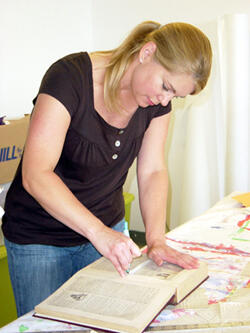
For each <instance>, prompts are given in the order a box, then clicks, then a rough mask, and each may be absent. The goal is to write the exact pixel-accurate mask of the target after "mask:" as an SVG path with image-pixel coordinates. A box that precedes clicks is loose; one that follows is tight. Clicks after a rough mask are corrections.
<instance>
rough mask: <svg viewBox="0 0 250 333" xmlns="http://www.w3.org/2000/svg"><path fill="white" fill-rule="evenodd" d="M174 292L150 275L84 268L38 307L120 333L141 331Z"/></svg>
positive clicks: (46, 313)
mask: <svg viewBox="0 0 250 333" xmlns="http://www.w3.org/2000/svg"><path fill="white" fill-rule="evenodd" d="M173 294H174V288H173V287H172V286H171V285H168V284H167V283H166V282H163V281H160V280H159V281H158V280H156V281H152V279H151V278H149V277H136V276H135V275H128V276H127V277H125V278H121V277H119V276H118V275H115V274H112V273H110V272H102V274H99V272H98V270H95V269H92V270H88V269H87V270H86V269H83V270H81V271H80V272H78V273H77V274H75V275H74V276H73V277H72V278H71V279H70V280H69V281H67V282H66V283H65V284H64V285H63V286H62V287H61V288H60V289H59V290H57V291H56V292H55V293H54V294H53V295H51V296H50V297H49V298H48V299H47V300H45V301H44V302H42V303H41V304H40V305H38V306H37V307H36V308H35V311H36V312H37V314H41V315H44V316H50V317H55V318H57V319H58V318H60V319H64V320H66V321H71V322H75V323H81V324H85V325H86V326H90V327H93V328H94V327H96V328H103V329H108V330H111V331H119V332H128V333H129V332H131V333H133V332H135V333H136V332H141V331H142V330H143V329H144V328H145V327H146V326H147V325H148V324H149V323H150V322H151V320H152V319H153V318H154V316H156V315H157V314H158V313H159V312H160V310H161V309H162V308H163V307H164V305H165V304H166V302H167V301H168V300H169V299H170V298H171V297H172V295H173Z"/></svg>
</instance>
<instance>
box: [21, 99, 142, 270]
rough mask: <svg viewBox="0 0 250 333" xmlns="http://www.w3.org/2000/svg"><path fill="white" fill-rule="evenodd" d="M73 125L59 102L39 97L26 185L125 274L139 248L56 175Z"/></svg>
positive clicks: (25, 171) (29, 140) (30, 135)
mask: <svg viewBox="0 0 250 333" xmlns="http://www.w3.org/2000/svg"><path fill="white" fill-rule="evenodd" d="M69 124H70V115H69V113H68V111H67V110H66V108H65V107H64V105H63V104H62V103H61V102H59V101H58V100H57V99H55V98H53V97H51V96H49V95H47V94H40V95H39V96H38V98H37V101H36V105H35V108H34V111H33V114H32V118H31V124H30V128H29V133H28V136H27V141H26V145H25V151H24V156H23V171H22V172H23V173H22V177H23V186H24V188H25V189H26V191H27V192H29V194H30V195H32V196H33V197H34V198H35V199H36V200H37V201H38V202H39V204H40V205H41V206H42V207H43V208H44V209H45V210H46V211H47V212H48V213H49V214H50V215H52V216H53V217H54V218H56V219H57V220H59V221H61V222H62V223H64V224H65V225H67V226H68V227H70V228H71V229H73V230H74V231H76V232H78V233H79V234H81V235H83V236H84V237H86V238H87V239H89V241H90V242H91V243H92V244H93V245H94V246H95V247H96V249H97V250H98V251H99V252H100V253H101V254H102V255H104V256H105V257H107V258H108V259H110V260H111V262H112V263H113V264H114V266H115V268H116V269H117V271H118V272H119V273H120V274H121V275H124V274H125V273H124V271H125V270H126V269H127V268H128V265H129V263H130V262H131V260H132V257H133V256H136V255H139V254H140V253H139V249H138V247H137V246H136V245H135V244H134V243H133V242H132V240H130V239H129V238H127V237H126V236H124V235H123V234H122V233H119V232H116V231H114V230H113V229H111V228H108V227H106V226H105V225H104V224H103V223H102V222H101V221H100V220H99V219H98V218H97V217H95V216H94V215H93V214H92V213H91V212H90V211H89V210H88V209H87V208H86V207H85V206H84V205H82V204H81V203H80V202H79V201H78V199H77V198H76V197H75V196H74V195H73V193H72V192H71V191H70V190H69V188H68V187H67V186H66V185H65V184H64V183H63V182H62V180H61V179H60V178H59V177H58V176H57V175H56V174H55V172H54V168H55V166H56V164H57V162H58V160H59V157H60V155H61V152H62V148H63V144H64V140H65V136H66V133H67V130H68V127H69Z"/></svg>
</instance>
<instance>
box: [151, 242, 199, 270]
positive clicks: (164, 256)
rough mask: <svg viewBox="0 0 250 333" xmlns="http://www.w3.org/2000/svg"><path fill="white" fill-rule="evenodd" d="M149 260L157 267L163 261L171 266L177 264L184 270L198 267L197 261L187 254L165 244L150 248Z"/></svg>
mask: <svg viewBox="0 0 250 333" xmlns="http://www.w3.org/2000/svg"><path fill="white" fill-rule="evenodd" d="M148 256H149V258H151V259H152V260H153V261H154V262H155V263H156V264H157V265H158V266H161V265H162V264H163V262H164V261H167V262H169V263H172V264H177V265H179V266H181V267H183V268H185V269H194V268H198V267H199V261H198V259H196V258H194V257H192V256H190V255H189V254H185V253H181V252H179V251H176V250H175V249H173V248H171V247H169V246H167V245H166V244H164V245H161V246H157V247H152V248H150V250H149V252H148Z"/></svg>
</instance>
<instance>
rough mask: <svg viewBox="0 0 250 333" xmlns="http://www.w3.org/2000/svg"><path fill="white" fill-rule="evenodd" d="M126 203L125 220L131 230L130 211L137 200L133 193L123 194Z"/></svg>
mask: <svg viewBox="0 0 250 333" xmlns="http://www.w3.org/2000/svg"><path fill="white" fill-rule="evenodd" d="M123 197H124V202H125V220H126V221H127V222H128V228H129V229H130V224H129V223H130V210H131V203H132V201H133V200H134V199H135V196H134V195H133V194H132V193H128V192H123Z"/></svg>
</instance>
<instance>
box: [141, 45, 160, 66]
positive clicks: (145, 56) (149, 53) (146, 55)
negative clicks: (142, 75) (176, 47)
mask: <svg viewBox="0 0 250 333" xmlns="http://www.w3.org/2000/svg"><path fill="white" fill-rule="evenodd" d="M156 48H157V46H156V44H155V43H154V42H152V41H151V42H147V43H146V44H144V45H143V47H142V48H141V49H140V52H139V61H140V63H141V64H142V63H143V62H145V61H150V60H151V59H152V58H153V55H154V53H155V51H156Z"/></svg>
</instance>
